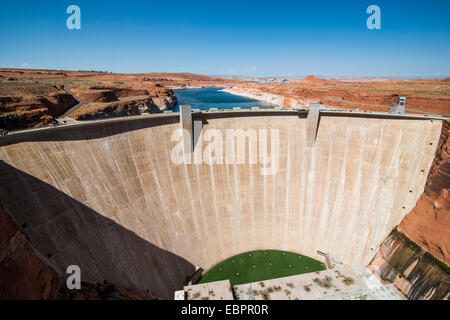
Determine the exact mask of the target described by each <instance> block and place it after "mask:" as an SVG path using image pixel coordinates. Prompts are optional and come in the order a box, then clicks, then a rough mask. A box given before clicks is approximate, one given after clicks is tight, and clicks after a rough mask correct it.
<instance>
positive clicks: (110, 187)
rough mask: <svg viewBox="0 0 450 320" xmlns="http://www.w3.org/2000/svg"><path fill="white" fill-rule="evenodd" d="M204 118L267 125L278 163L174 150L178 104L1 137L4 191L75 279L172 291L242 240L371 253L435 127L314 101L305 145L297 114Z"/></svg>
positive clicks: (36, 242) (397, 212) (358, 260)
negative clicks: (316, 115) (213, 159)
mask: <svg viewBox="0 0 450 320" xmlns="http://www.w3.org/2000/svg"><path fill="white" fill-rule="evenodd" d="M197 117H199V116H198V115H197ZM194 120H195V118H194ZM200 120H201V121H202V134H203V135H207V133H208V132H215V133H221V134H222V135H223V137H225V136H226V134H227V130H230V129H233V130H244V131H247V130H250V131H252V130H254V131H255V132H259V131H260V130H263V129H267V130H269V132H271V131H270V130H275V131H276V132H277V133H278V137H279V144H278V146H277V147H278V149H279V153H277V155H278V156H277V160H276V161H277V165H276V169H277V170H276V171H275V173H274V174H265V175H264V174H261V173H262V172H263V171H264V170H263V169H264V168H266V165H265V164H263V163H261V161H258V162H257V163H253V164H250V163H244V164H236V163H233V164H226V163H224V164H218V163H208V161H207V160H208V159H207V157H205V158H203V160H204V161H203V162H202V163H201V164H176V163H174V162H173V159H172V156H171V155H172V153H173V149H174V148H175V147H176V145H177V143H178V141H173V133H174V131H175V130H177V129H179V128H180V123H179V117H178V115H170V116H169V115H168V116H158V117H156V116H155V117H152V116H148V117H139V118H132V119H123V120H116V121H96V122H89V123H87V124H84V125H74V126H66V127H61V128H56V129H49V130H40V131H35V132H34V131H30V132H26V133H23V134H14V135H11V136H6V137H2V138H1V139H0V176H1V182H0V202H1V203H2V204H3V206H4V208H5V211H6V212H7V213H8V214H9V215H10V216H11V217H12V218H13V219H14V221H15V222H16V223H17V225H19V226H20V227H21V229H22V231H23V232H24V234H25V235H26V236H27V237H28V238H29V240H30V241H31V243H32V244H33V246H34V248H36V250H38V251H39V252H40V253H41V254H42V255H44V256H46V257H47V258H48V259H49V260H50V261H51V263H52V265H53V266H55V267H56V268H57V269H58V271H60V272H65V270H66V268H67V266H69V265H72V264H76V265H79V266H80V268H81V272H82V280H83V281H91V282H103V281H105V280H106V281H107V282H110V283H114V284H117V285H118V286H121V287H123V288H130V289H138V290H144V291H146V290H148V291H149V292H150V294H152V295H153V296H155V297H159V298H164V299H170V298H172V297H173V292H174V290H177V289H181V288H182V287H183V284H184V283H185V281H186V278H187V277H189V276H190V275H192V274H193V273H194V271H195V268H196V267H197V266H199V267H202V268H203V269H205V270H208V269H209V268H211V267H212V266H214V265H215V264H217V263H218V262H220V261H222V260H224V259H226V258H228V257H230V256H233V255H236V254H239V253H242V252H246V251H250V250H256V249H278V250H287V251H292V252H297V253H301V254H304V255H307V256H311V257H313V258H316V259H322V260H323V257H322V256H319V255H318V254H317V250H320V251H321V252H326V253H329V254H330V256H332V257H335V258H337V259H339V260H340V261H342V262H343V263H346V264H368V263H369V262H370V261H371V260H372V258H373V257H374V255H375V254H376V252H377V251H378V249H379V246H380V244H381V243H382V241H383V240H384V239H385V238H386V237H387V235H388V234H389V233H390V231H391V230H392V229H393V228H394V227H395V226H396V225H398V224H399V223H400V221H401V220H402V218H403V217H404V216H405V214H406V213H407V212H409V211H410V210H411V209H412V208H414V206H415V204H416V202H417V199H418V198H419V196H420V195H421V194H422V192H423V191H424V186H425V182H426V178H427V174H428V171H429V169H430V166H431V163H432V161H433V159H434V155H435V152H436V147H437V143H438V140H439V136H440V132H441V127H442V121H441V120H430V119H426V118H419V117H394V116H388V117H383V116H379V117H378V116H371V117H369V116H364V115H350V114H349V115H346V114H339V115H333V114H322V115H321V116H320V119H319V125H318V130H317V134H316V137H315V142H314V145H313V146H308V144H307V119H306V115H302V114H301V113H296V112H285V113H283V112H279V113H277V112H273V113H267V112H261V113H258V112H254V113H252V112H242V113H226V112H219V113H216V114H215V113H211V114H202V115H201V117H200ZM211 129H212V131H211ZM250 135H251V134H250ZM269 137H270V138H274V137H275V136H274V135H272V136H270V134H269ZM270 138H269V141H271V139H270ZM246 141H249V140H246ZM194 145H195V144H194ZM205 145H208V143H207V142H205V141H203V147H205ZM223 145H224V147H223V150H224V153H225V150H227V149H228V148H230V145H229V142H228V140H227V139H224V140H223ZM249 145H250V146H251V147H255V141H253V140H251V142H250V143H248V144H247V148H248V147H249ZM200 147H201V145H200V144H196V148H200ZM256 147H257V148H258V150H259V148H261V144H260V141H257V146H256ZM271 148H272V146H271V145H270V143H269V144H268V149H270V150H271ZM269 154H270V152H269ZM248 155H249V154H248V152H246V156H248ZM272 160H273V159H272Z"/></svg>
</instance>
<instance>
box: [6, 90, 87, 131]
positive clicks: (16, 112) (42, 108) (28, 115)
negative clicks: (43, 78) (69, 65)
mask: <svg viewBox="0 0 450 320" xmlns="http://www.w3.org/2000/svg"><path fill="white" fill-rule="evenodd" d="M77 103H78V102H77V100H76V99H75V98H74V97H73V96H72V95H70V94H68V93H67V92H66V91H65V90H64V89H63V87H62V86H57V85H54V86H22V85H19V86H6V87H0V129H5V130H18V129H25V128H30V127H43V126H46V125H49V124H55V123H56V120H55V119H56V118H57V117H58V116H60V115H62V114H63V113H64V112H66V111H67V110H69V109H70V108H71V107H73V106H74V105H76V104H77Z"/></svg>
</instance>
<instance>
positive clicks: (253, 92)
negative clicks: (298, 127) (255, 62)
mask: <svg viewBox="0 0 450 320" xmlns="http://www.w3.org/2000/svg"><path fill="white" fill-rule="evenodd" d="M220 91H222V92H226V93H229V94H234V95H237V96H242V97H246V98H249V99H254V100H257V101H262V102H266V103H270V104H273V105H276V106H278V107H282V108H284V109H292V108H293V107H301V108H305V109H308V105H307V104H305V103H304V101H301V100H300V99H295V98H288V97H285V96H282V95H277V94H272V93H266V92H261V91H259V90H257V89H249V88H239V87H231V88H225V89H222V90H220Z"/></svg>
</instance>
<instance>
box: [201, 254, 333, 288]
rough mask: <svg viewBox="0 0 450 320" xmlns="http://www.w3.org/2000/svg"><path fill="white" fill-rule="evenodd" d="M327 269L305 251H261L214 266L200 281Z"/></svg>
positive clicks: (244, 280) (258, 278) (264, 277)
mask: <svg viewBox="0 0 450 320" xmlns="http://www.w3.org/2000/svg"><path fill="white" fill-rule="evenodd" d="M321 270H325V265H324V264H323V263H322V262H320V261H317V260H315V259H312V258H310V257H307V256H303V255H301V254H296V253H292V252H285V251H277V250H260V251H251V252H246V253H242V254H238V255H236V256H234V257H231V258H229V259H227V260H225V261H222V262H221V263H219V264H218V265H216V266H214V267H213V268H211V269H210V270H209V271H208V272H206V273H205V274H204V275H203V277H202V278H201V279H200V281H199V283H208V282H213V281H220V280H227V279H228V280H230V283H231V285H232V286H233V285H237V284H243V283H249V282H255V281H263V280H269V279H274V278H281V277H287V276H291V275H296V274H302V273H309V272H315V271H321Z"/></svg>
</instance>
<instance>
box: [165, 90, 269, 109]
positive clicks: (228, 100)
mask: <svg viewBox="0 0 450 320" xmlns="http://www.w3.org/2000/svg"><path fill="white" fill-rule="evenodd" d="M222 89H223V88H202V89H186V90H174V93H175V95H176V96H177V99H178V104H177V105H176V107H175V108H174V109H173V111H174V112H178V111H179V110H180V108H179V106H180V104H190V105H191V107H192V109H200V110H208V109H210V108H217V109H233V108H235V107H240V108H242V109H251V108H252V107H260V108H274V107H275V105H273V104H271V103H267V102H263V101H258V100H255V99H250V98H246V97H241V96H237V95H234V94H230V93H227V92H222V91H220V90H222Z"/></svg>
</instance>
